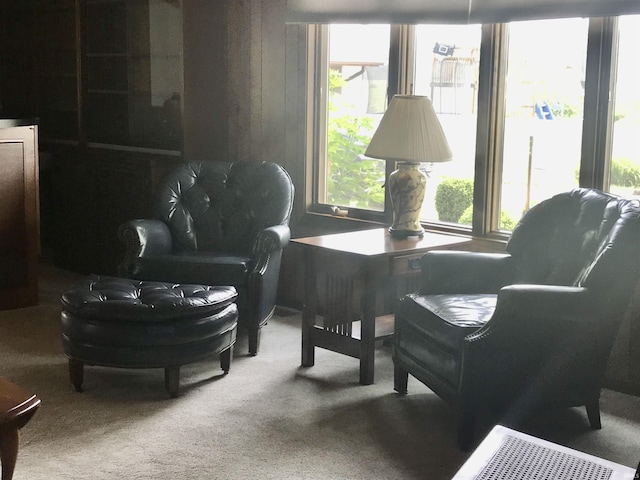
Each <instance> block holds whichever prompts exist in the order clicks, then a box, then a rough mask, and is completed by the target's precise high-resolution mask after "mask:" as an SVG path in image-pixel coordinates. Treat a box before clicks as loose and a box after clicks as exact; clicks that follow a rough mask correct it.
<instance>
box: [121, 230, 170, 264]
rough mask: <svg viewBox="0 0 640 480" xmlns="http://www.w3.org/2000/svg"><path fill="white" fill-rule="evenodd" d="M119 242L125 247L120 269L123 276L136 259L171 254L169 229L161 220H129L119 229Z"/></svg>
mask: <svg viewBox="0 0 640 480" xmlns="http://www.w3.org/2000/svg"><path fill="white" fill-rule="evenodd" d="M118 240H120V243H122V244H123V245H124V246H125V255H124V259H123V261H122V263H121V264H120V267H119V269H118V270H119V272H120V273H121V274H122V273H124V272H126V271H127V270H128V266H129V265H131V263H132V262H133V261H135V259H136V258H139V257H144V256H145V255H161V254H165V253H169V252H171V249H172V241H171V232H170V230H169V227H168V226H167V225H166V224H165V223H164V222H162V221H160V220H152V219H138V220H129V221H128V222H125V223H123V224H122V225H120V227H118Z"/></svg>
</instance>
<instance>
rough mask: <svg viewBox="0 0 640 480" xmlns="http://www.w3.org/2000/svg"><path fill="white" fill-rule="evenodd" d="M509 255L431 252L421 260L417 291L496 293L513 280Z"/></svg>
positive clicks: (455, 251)
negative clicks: (420, 277)
mask: <svg viewBox="0 0 640 480" xmlns="http://www.w3.org/2000/svg"><path fill="white" fill-rule="evenodd" d="M514 265H515V262H514V261H513V258H512V257H511V255H509V254H508V253H481V252H468V251H457V250H433V251H430V252H427V253H425V254H424V256H423V257H422V283H421V287H420V292H421V293H424V294H437V293H497V292H498V290H500V288H502V287H503V286H505V285H509V284H510V283H512V282H513V279H514V278H515V266H514Z"/></svg>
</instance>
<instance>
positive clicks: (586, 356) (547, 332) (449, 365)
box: [393, 189, 640, 450]
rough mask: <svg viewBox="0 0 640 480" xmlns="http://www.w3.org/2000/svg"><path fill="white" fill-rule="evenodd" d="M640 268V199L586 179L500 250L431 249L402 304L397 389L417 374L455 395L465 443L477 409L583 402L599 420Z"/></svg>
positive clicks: (514, 418)
mask: <svg viewBox="0 0 640 480" xmlns="http://www.w3.org/2000/svg"><path fill="white" fill-rule="evenodd" d="M639 267H640V204H639V203H638V201H636V200H624V199H621V198H618V197H616V196H613V195H610V194H606V193H602V192H599V191H596V190H589V189H576V190H573V191H571V192H568V193H562V194H559V195H556V196H554V197H552V198H550V199H548V200H546V201H544V202H542V203H540V204H538V205H536V206H534V207H533V208H531V209H530V210H529V211H528V212H527V213H526V214H525V215H524V216H523V218H522V219H521V220H520V222H519V223H518V225H517V226H516V228H515V229H514V231H513V233H512V236H511V238H510V240H509V242H508V244H507V247H506V252H505V253H479V252H456V251H433V252H429V253H427V254H425V256H424V257H423V258H422V284H421V288H420V290H419V291H418V292H417V293H413V294H409V295H407V296H404V297H403V298H402V299H401V300H400V302H399V304H398V305H397V309H396V315H395V334H394V340H393V345H394V352H393V358H394V366H395V375H394V377H395V378H394V383H395V389H396V390H397V391H398V392H400V393H406V392H407V379H408V374H411V375H412V376H413V377H415V378H417V379H418V380H420V381H421V382H422V383H424V384H425V385H427V386H428V387H429V388H430V389H432V390H433V391H434V392H435V393H436V394H437V395H439V396H440V397H441V398H443V399H444V400H446V401H447V402H449V403H451V404H452V405H453V406H454V407H455V409H456V411H457V413H458V415H459V424H458V442H459V445H460V447H461V448H462V449H464V450H467V449H468V448H470V446H471V445H472V444H473V441H474V428H475V421H476V419H477V418H478V415H479V414H480V413H484V414H488V415H487V417H485V418H487V419H491V418H495V416H498V417H501V419H500V421H501V422H506V423H510V422H518V421H520V420H521V419H522V418H523V417H524V416H526V415H528V414H529V413H531V412H532V411H533V410H534V409H537V408H541V407H574V406H581V405H584V406H586V411H587V415H588V418H589V421H590V424H591V426H592V428H600V427H601V423H600V407H599V398H600V389H601V385H602V382H603V378H604V373H605V369H606V364H607V361H608V357H609V353H610V351H611V348H612V344H613V342H614V340H615V336H616V333H617V330H618V326H619V324H620V322H621V320H622V318H623V316H624V314H625V311H626V309H627V306H628V305H629V303H630V300H631V298H632V297H633V292H634V290H635V287H636V285H637V284H638V278H639V271H640V268H639ZM492 416H493V417H492Z"/></svg>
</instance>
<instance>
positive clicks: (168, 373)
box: [164, 365, 180, 398]
mask: <svg viewBox="0 0 640 480" xmlns="http://www.w3.org/2000/svg"><path fill="white" fill-rule="evenodd" d="M164 385H165V388H166V389H167V392H169V395H171V398H176V397H177V396H178V387H179V386H180V365H178V366H172V367H167V368H165V369H164Z"/></svg>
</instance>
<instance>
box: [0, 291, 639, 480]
mask: <svg viewBox="0 0 640 480" xmlns="http://www.w3.org/2000/svg"><path fill="white" fill-rule="evenodd" d="M62 285H63V283H60V286H61V287H62ZM49 288H50V290H49V291H47V292H44V294H43V295H42V296H41V298H42V304H41V305H40V306H38V307H32V308H26V309H20V310H14V311H6V312H0V375H2V376H4V377H6V378H8V379H10V380H12V381H14V382H16V383H18V384H20V385H21V386H23V387H24V388H26V389H28V390H31V391H33V392H35V393H37V394H38V395H39V396H40V398H41V399H42V407H41V409H40V410H39V411H38V413H37V414H36V416H35V417H34V418H33V420H32V421H31V422H30V423H29V424H28V425H27V426H26V427H25V428H24V429H23V430H22V431H21V434H22V435H21V451H20V453H19V456H18V464H17V466H16V474H15V477H14V478H15V480H45V479H46V480H51V479H160V480H164V479H265V480H266V479H309V480H311V479H323V480H327V479H353V480H357V479H399V480H400V479H436V480H437V479H448V478H451V476H452V475H453V474H454V473H455V472H456V470H457V469H458V467H459V466H460V465H461V464H462V463H463V462H464V460H465V459H466V457H467V454H464V453H462V452H460V451H458V450H457V448H456V446H455V436H454V433H453V432H454V427H455V424H454V417H453V414H452V412H451V411H450V410H449V408H448V407H447V406H446V404H445V403H444V402H442V401H441V400H439V399H438V398H437V397H436V396H435V395H433V394H432V393H431V392H430V391H429V390H428V389H427V388H426V387H424V386H423V385H421V384H420V383H419V382H417V381H415V380H411V379H410V382H409V391H410V394H409V395H407V396H398V395H396V394H395V393H394V392H393V386H392V385H393V368H392V362H391V359H390V351H389V347H386V346H383V345H380V346H379V347H378V349H377V353H376V384H375V385H371V386H361V385H359V384H358V383H357V382H358V362H357V360H355V359H351V358H347V357H344V356H341V355H338V354H335V353H332V352H327V351H324V350H319V349H318V351H317V353H316V365H315V366H314V367H311V368H301V367H300V366H299V364H300V316H299V315H297V314H296V315H291V316H281V317H277V318H274V319H273V320H272V321H271V322H270V323H269V325H268V326H267V327H266V328H265V330H264V331H263V336H262V345H261V351H260V354H259V355H258V356H257V357H247V356H246V337H245V336H244V335H241V337H240V339H239V344H238V346H237V349H236V352H237V355H236V357H235V358H234V361H233V363H232V366H231V371H230V373H229V375H227V376H221V375H220V373H221V370H220V369H219V364H218V362H217V360H213V359H212V361H211V362H202V363H198V364H194V365H191V366H188V367H184V368H183V372H182V379H181V394H180V396H179V398H177V399H169V398H168V395H167V394H166V392H165V390H164V383H163V381H164V378H163V372H162V370H121V369H109V368H102V367H87V368H86V369H85V392H84V393H76V392H74V391H73V389H72V388H71V386H70V385H69V382H68V376H67V369H66V366H67V365H66V360H65V358H64V356H63V354H62V350H61V346H60V339H59V329H58V321H59V307H58V305H57V304H56V303H55V299H56V297H57V296H58V292H57V290H56V287H55V286H53V287H51V286H50V287H49ZM603 397H604V398H603V406H602V408H603V429H602V430H600V431H592V430H591V429H590V428H589V427H588V423H587V421H586V416H585V414H584V410H583V409H575V410H567V411H563V412H553V413H547V414H544V415H538V416H537V417H535V418H533V419H531V420H530V421H528V422H527V424H526V425H523V426H522V430H524V431H527V432H528V433H532V434H534V435H541V436H543V437H544V438H546V439H548V440H550V441H556V442H559V443H562V444H564V445H568V446H570V447H573V448H578V449H580V450H583V451H586V452H588V453H591V454H594V455H598V456H603V457H605V458H607V459H609V460H612V461H616V462H619V463H623V464H625V465H628V466H634V467H635V465H636V464H637V461H638V460H639V459H640V408H639V407H640V399H638V398H636V397H631V396H627V395H622V394H619V393H615V392H611V391H605V392H604V394H603Z"/></svg>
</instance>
